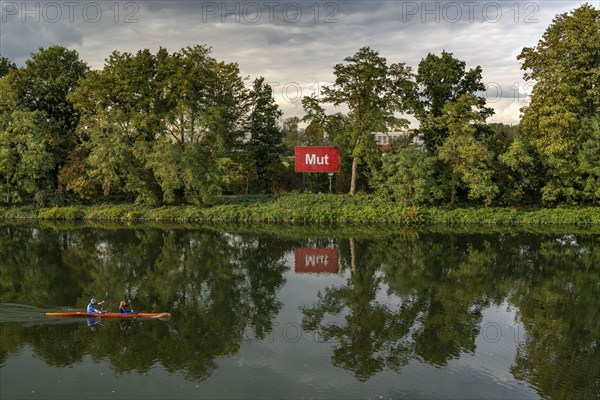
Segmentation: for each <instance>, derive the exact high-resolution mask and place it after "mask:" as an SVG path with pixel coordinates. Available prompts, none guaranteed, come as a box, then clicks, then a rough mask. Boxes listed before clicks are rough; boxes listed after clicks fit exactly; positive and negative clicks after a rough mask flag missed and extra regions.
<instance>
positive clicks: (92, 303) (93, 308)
mask: <svg viewBox="0 0 600 400" xmlns="http://www.w3.org/2000/svg"><path fill="white" fill-rule="evenodd" d="M100 304H104V300H102V301H101V302H100V303H98V302H97V301H96V299H90V304H88V306H87V313H88V314H102V311H100V310H96V307H98V306H99V305H100Z"/></svg>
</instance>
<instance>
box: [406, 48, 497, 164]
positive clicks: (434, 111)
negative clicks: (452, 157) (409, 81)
mask: <svg viewBox="0 0 600 400" xmlns="http://www.w3.org/2000/svg"><path fill="white" fill-rule="evenodd" d="M465 66H466V63H465V62H464V61H461V60H459V59H457V58H454V56H453V55H452V53H448V52H446V51H442V54H441V55H440V56H437V55H435V54H431V53H429V54H428V55H427V57H425V58H423V59H422V60H421V62H420V63H419V66H418V69H417V74H416V76H415V80H416V85H415V86H414V89H413V95H412V99H410V103H411V105H412V109H413V111H414V113H415V116H416V117H417V119H418V120H419V121H420V122H421V123H423V122H424V121H425V120H427V119H429V118H436V117H439V116H441V115H442V112H443V109H444V106H445V105H446V103H447V102H449V101H450V102H454V101H457V100H458V98H459V97H460V96H461V95H463V94H471V95H474V96H475V93H476V92H481V91H483V90H485V86H484V84H483V82H482V76H481V73H482V70H481V67H480V66H477V67H475V68H473V69H470V70H468V71H467V70H466V69H465ZM475 98H476V102H475V103H474V104H473V106H474V107H475V109H476V110H477V113H478V114H479V115H480V116H481V117H482V118H483V119H484V120H485V118H487V117H489V116H491V115H492V114H493V110H492V109H491V108H488V107H486V106H485V98H484V97H482V96H475ZM419 133H420V136H421V137H422V139H423V142H424V143H425V146H426V148H427V150H429V151H430V152H431V153H433V154H436V151H437V148H438V147H439V146H441V145H442V144H443V143H444V140H445V139H446V138H447V137H448V134H449V133H448V130H447V129H446V128H444V127H443V126H436V127H433V126H431V125H429V126H427V127H423V126H422V127H421V128H420V129H419Z"/></svg>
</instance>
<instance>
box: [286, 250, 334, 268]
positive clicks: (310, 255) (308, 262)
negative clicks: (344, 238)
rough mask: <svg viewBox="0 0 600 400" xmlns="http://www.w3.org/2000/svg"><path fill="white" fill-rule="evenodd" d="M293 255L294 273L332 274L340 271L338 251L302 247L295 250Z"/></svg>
mask: <svg viewBox="0 0 600 400" xmlns="http://www.w3.org/2000/svg"><path fill="white" fill-rule="evenodd" d="M295 253H296V254H295V255H296V265H295V269H294V271H295V272H296V273H307V272H314V273H322V272H329V273H334V272H338V270H339V269H340V263H339V254H338V249H330V248H318V249H314V248H304V247H303V248H297V249H296V250H295Z"/></svg>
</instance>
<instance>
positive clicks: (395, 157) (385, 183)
mask: <svg viewBox="0 0 600 400" xmlns="http://www.w3.org/2000/svg"><path fill="white" fill-rule="evenodd" d="M437 166H438V164H437V160H436V158H435V157H434V156H431V155H429V154H428V153H427V152H425V151H423V150H422V149H419V148H416V147H415V146H409V147H402V148H398V149H394V150H392V151H389V152H387V153H386V154H385V156H384V157H383V162H382V166H381V170H379V171H378V172H377V185H376V188H377V191H378V192H379V193H381V194H383V195H384V196H386V197H388V198H389V199H391V200H393V201H397V202H400V203H402V204H407V205H412V204H428V203H429V204H432V203H435V202H436V201H439V200H441V199H442V198H443V197H444V194H445V191H444V190H443V188H442V186H443V185H442V183H441V182H439V179H438V178H437V177H438V175H439V172H438V171H437Z"/></svg>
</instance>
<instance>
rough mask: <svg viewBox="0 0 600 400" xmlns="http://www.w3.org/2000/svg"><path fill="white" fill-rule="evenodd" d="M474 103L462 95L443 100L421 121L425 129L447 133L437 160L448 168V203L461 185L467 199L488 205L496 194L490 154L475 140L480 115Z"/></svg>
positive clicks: (453, 199) (468, 97)
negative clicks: (435, 111) (433, 113)
mask: <svg viewBox="0 0 600 400" xmlns="http://www.w3.org/2000/svg"><path fill="white" fill-rule="evenodd" d="M477 104H478V99H477V98H476V97H475V96H474V95H472V94H468V93H467V94H463V95H461V96H459V98H458V99H457V100H456V101H453V102H451V101H449V102H446V103H445V105H444V107H443V108H442V113H441V115H440V116H438V117H435V118H433V119H428V120H427V121H426V123H425V124H424V128H425V129H426V130H429V131H436V130H437V131H440V130H441V129H445V130H447V132H448V137H447V138H446V139H445V141H444V142H443V143H442V144H441V145H440V146H439V148H438V159H440V160H441V161H442V162H444V163H445V164H446V165H447V166H448V167H449V172H450V188H451V193H450V202H451V203H454V202H455V201H456V199H457V190H458V188H459V186H460V185H461V184H464V185H465V186H466V190H467V193H468V197H469V199H479V198H482V199H483V200H484V201H485V203H486V204H488V205H489V204H491V202H492V200H493V199H494V197H495V196H496V194H497V193H498V187H497V185H496V184H495V183H494V182H493V180H492V175H493V169H492V168H491V166H490V163H491V161H492V153H491V152H490V151H489V149H488V148H487V146H486V145H485V144H484V143H482V142H480V141H478V140H477V132H478V125H481V124H482V123H483V122H484V116H482V115H481V114H480V113H479V112H478V111H477V110H476V106H477Z"/></svg>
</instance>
